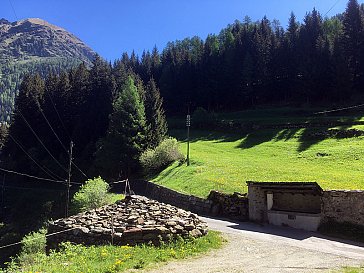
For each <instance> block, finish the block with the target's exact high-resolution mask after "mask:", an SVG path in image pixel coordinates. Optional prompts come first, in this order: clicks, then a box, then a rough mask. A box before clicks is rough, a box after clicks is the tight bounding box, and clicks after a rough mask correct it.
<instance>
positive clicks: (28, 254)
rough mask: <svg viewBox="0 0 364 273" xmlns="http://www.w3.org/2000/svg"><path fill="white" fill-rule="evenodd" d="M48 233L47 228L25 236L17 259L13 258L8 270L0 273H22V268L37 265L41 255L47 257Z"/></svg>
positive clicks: (8, 264)
mask: <svg viewBox="0 0 364 273" xmlns="http://www.w3.org/2000/svg"><path fill="white" fill-rule="evenodd" d="M46 233H47V230H46V229H45V228H42V229H40V230H39V231H36V232H31V233H29V234H28V235H25V236H24V237H23V239H22V240H21V244H22V246H21V250H20V252H19V254H18V255H16V257H15V258H12V260H11V262H10V263H7V269H6V270H5V271H1V270H0V272H9V273H10V272H20V271H21V270H20V268H19V267H22V266H25V267H26V266H30V265H32V264H33V263H35V262H36V261H37V260H38V258H39V255H44V256H46V255H45V254H46V243H47V242H46Z"/></svg>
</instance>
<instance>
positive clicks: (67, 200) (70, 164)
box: [65, 141, 73, 218]
mask: <svg viewBox="0 0 364 273" xmlns="http://www.w3.org/2000/svg"><path fill="white" fill-rule="evenodd" d="M72 150H73V141H71V143H70V153H69V155H70V158H69V160H70V161H69V165H68V180H67V184H66V187H67V194H66V198H67V199H66V209H65V218H67V217H68V205H69V201H70V188H71V168H72Z"/></svg>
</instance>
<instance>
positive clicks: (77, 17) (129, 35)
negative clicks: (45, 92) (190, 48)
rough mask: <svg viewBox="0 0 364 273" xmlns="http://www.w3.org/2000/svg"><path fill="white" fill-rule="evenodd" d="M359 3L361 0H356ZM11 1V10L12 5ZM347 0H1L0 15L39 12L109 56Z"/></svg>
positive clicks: (341, 8)
mask: <svg viewBox="0 0 364 273" xmlns="http://www.w3.org/2000/svg"><path fill="white" fill-rule="evenodd" d="M359 2H360V3H363V2H364V0H359ZM11 4H12V5H13V7H14V10H15V14H16V15H15V14H14V11H13V9H12V7H11ZM346 4H347V0H105V1H100V0H99V1H93V0H88V1H86V0H72V1H71V0H4V1H3V2H2V7H1V10H0V18H2V17H3V18H5V19H8V20H9V21H16V19H17V18H18V19H24V18H31V17H36V18H41V19H44V20H46V21H48V22H50V23H52V24H55V25H58V26H60V27H63V28H65V29H66V30H68V31H70V32H72V33H73V34H75V35H76V36H78V37H79V38H80V39H81V40H83V41H84V42H85V43H86V44H88V45H89V46H90V47H91V48H93V49H94V50H95V51H96V52H98V53H99V54H100V55H101V56H103V57H104V58H106V59H108V60H114V59H116V58H119V57H120V56H121V54H122V52H125V51H127V52H129V53H130V52H131V51H132V50H133V49H135V51H136V53H138V54H139V55H141V53H142V51H143V49H152V48H153V46H154V45H157V47H158V49H159V50H160V51H161V50H162V49H163V47H164V46H165V45H166V43H167V42H168V41H174V40H176V39H183V38H185V37H192V36H194V35H198V36H200V37H201V38H203V39H204V38H206V36H207V35H208V34H209V33H218V32H219V31H220V30H221V29H222V28H223V27H225V26H226V25H227V24H229V23H233V22H234V20H236V19H238V20H243V18H244V16H245V15H248V16H250V17H251V18H252V20H254V21H255V20H259V19H261V18H262V17H263V16H264V15H267V17H268V18H269V19H271V20H272V19H274V18H275V19H278V20H279V21H280V23H281V25H282V26H283V27H286V25H287V21H288V18H289V15H290V12H291V11H293V12H294V13H295V14H296V17H297V19H298V20H300V21H301V20H302V19H303V17H304V15H305V14H306V12H307V11H311V10H312V8H313V7H315V8H316V9H317V10H318V11H320V12H321V14H322V15H324V14H326V13H327V12H328V11H329V10H330V8H331V7H333V6H334V5H335V6H334V8H332V10H331V11H330V12H329V13H328V14H327V15H328V16H332V15H335V14H337V13H339V12H343V11H344V10H345V7H346Z"/></svg>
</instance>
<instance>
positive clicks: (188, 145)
mask: <svg viewBox="0 0 364 273" xmlns="http://www.w3.org/2000/svg"><path fill="white" fill-rule="evenodd" d="M190 126H191V116H190V106H188V114H187V119H186V127H187V166H190Z"/></svg>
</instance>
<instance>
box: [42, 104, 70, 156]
mask: <svg viewBox="0 0 364 273" xmlns="http://www.w3.org/2000/svg"><path fill="white" fill-rule="evenodd" d="M37 104H38V108H39V111H40V113H41V114H42V116H43V117H44V119H45V121H46V122H47V124H48V126H49V128H51V130H52V132H53V134H54V135H55V136H56V138H57V140H58V141H59V143H60V144H61V146H62V148H63V149H64V150H65V151H66V153H67V154H68V151H67V149H66V147H65V146H64V145H63V143H62V141H61V140H60V138H59V137H58V135H57V134H56V132H55V131H54V130H53V127H52V125H51V124H50V122H49V121H48V119H47V117H46V116H45V114H44V112H43V110H42V108H41V107H40V104H39V102H38V103H37Z"/></svg>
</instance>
